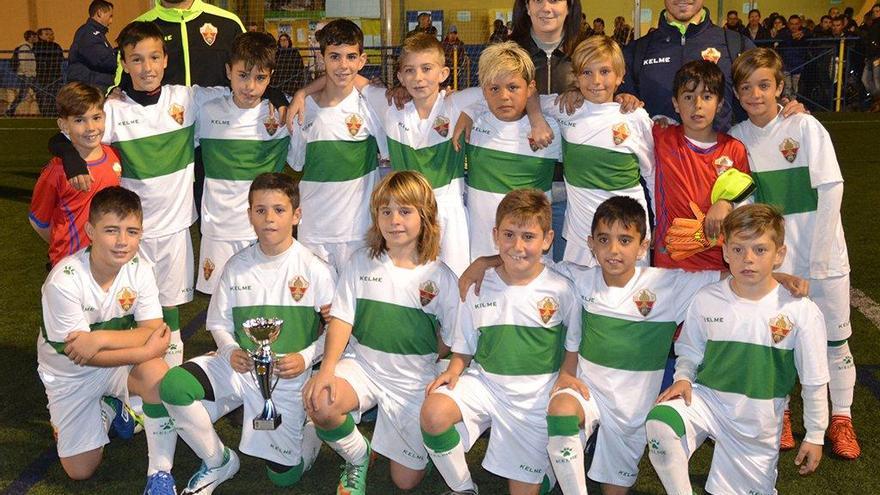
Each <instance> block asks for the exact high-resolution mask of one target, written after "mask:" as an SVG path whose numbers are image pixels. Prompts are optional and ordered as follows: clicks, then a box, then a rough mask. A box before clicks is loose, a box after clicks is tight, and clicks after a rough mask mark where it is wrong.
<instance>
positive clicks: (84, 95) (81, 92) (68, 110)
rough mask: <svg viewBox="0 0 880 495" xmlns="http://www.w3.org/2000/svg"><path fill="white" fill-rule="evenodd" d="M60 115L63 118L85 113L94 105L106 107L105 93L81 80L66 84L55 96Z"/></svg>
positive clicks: (100, 107)
mask: <svg viewBox="0 0 880 495" xmlns="http://www.w3.org/2000/svg"><path fill="white" fill-rule="evenodd" d="M55 107H56V109H57V110H58V116H59V117H61V118H62V119H63V118H67V117H75V116H77V115H85V113H86V112H88V111H89V109H90V108H92V107H98V109H102V108H103V107H104V93H102V92H101V90H100V89H98V88H96V87H94V86H92V85H90V84H86V83H84V82H80V81H73V82H69V83H67V84H65V85H64V86H63V87H62V88H61V89H60V90H58V95H57V96H56V97H55Z"/></svg>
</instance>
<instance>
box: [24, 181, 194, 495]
mask: <svg viewBox="0 0 880 495" xmlns="http://www.w3.org/2000/svg"><path fill="white" fill-rule="evenodd" d="M141 218H142V210H141V203H140V200H139V198H138V197H137V194H135V193H133V192H131V191H129V190H127V189H123V188H121V187H119V186H112V187H108V188H105V189H103V190H101V191H100V192H98V193H97V194H95V196H94V198H93V199H92V202H91V210H90V212H89V220H88V223H87V224H86V227H85V229H86V232H87V233H88V235H89V238H90V239H91V242H92V244H91V247H89V248H86V249H83V250H81V251H78V252H77V253H75V254H72V255H70V256H68V257H66V258H64V259H62V260H61V261H59V263H58V264H56V265H55V268H54V269H53V270H52V272H51V273H49V276H48V277H47V278H46V283H45V284H43V289H42V293H43V298H42V306H43V326H42V328H41V331H40V335H39V337H38V338H37V362H38V364H39V366H38V367H37V371H38V373H39V375H40V380H42V382H43V386H44V387H45V388H46V396H47V397H48V400H49V403H48V409H49V419H50V421H51V423H52V428H53V430H54V431H55V437H56V440H57V444H58V456H59V457H60V458H61V466H62V468H64V471H65V472H66V473H67V474H68V476H70V477H71V478H72V479H75V480H84V479H88V478H90V477H91V476H92V474H93V473H94V472H95V471H96V470H97V468H98V465H99V464H100V462H101V457H102V452H103V446H104V445H106V444H107V443H108V442H109V438H108V432H109V431H110V429H111V425H117V424H119V425H121V424H123V423H127V422H132V423H133V422H134V419H133V418H131V419H128V417H127V413H126V412H125V411H124V410H123V409H122V408H121V407H119V406H120V405H121V403H122V402H126V401H127V400H128V398H129V393H131V394H132V395H137V396H139V397H141V398H142V399H143V403H144V404H143V410H144V431H145V434H146V437H147V454H148V457H149V462H148V466H147V476H148V481H147V491H146V493H154V494H157V495H174V493H176V492H175V491H174V479H173V478H172V477H171V466H172V464H173V462H174V449H175V446H176V445H177V433H176V432H175V428H174V422H173V421H172V420H171V419H170V418H169V417H168V412H167V411H166V410H165V407H164V406H163V405H162V402H161V401H160V400H159V390H158V387H157V386H156V384H157V383H158V382H159V381H160V380H161V379H162V376H163V375H165V372H166V371H167V370H168V365H167V364H166V363H165V361H164V360H163V359H162V357H163V356H164V355H165V351H166V349H167V347H168V342H169V337H170V331H169V329H168V326H167V325H166V324H164V323H162V307H161V306H160V305H159V292H158V289H157V287H156V279H155V276H154V274H153V270H152V268H151V266H150V265H149V264H147V263H144V262H143V260H142V259H141V257H140V256H139V255H138V244H139V240H140V236H141V232H142V220H141ZM102 397H111V398H112V399H110V400H109V401H106V402H105V400H103V399H102ZM110 403H112V404H115V407H112V408H111V407H110V406H109V404H110ZM126 419H128V421H126ZM117 431H118V430H117ZM119 433H120V435H122V432H119ZM130 435H131V432H130V430H129V433H128V436H130Z"/></svg>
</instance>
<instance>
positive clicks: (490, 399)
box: [421, 189, 581, 495]
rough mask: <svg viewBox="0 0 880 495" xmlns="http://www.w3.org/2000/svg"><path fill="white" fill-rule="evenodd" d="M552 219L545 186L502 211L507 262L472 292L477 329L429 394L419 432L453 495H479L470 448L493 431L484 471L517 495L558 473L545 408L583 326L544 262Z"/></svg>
mask: <svg viewBox="0 0 880 495" xmlns="http://www.w3.org/2000/svg"><path fill="white" fill-rule="evenodd" d="M550 215H551V213H550V201H549V200H548V199H547V195H546V194H545V193H544V192H543V191H540V190H538V189H520V190H516V191H512V192H509V193H507V195H506V196H505V197H504V199H503V200H502V201H501V203H500V204H499V205H498V212H497V214H496V220H495V229H494V231H493V233H494V237H495V243H496V245H497V247H498V252H499V256H500V259H501V265H500V266H498V267H496V268H494V269H493V270H490V271H488V272H487V273H486V279H485V281H483V283H482V290H481V292H480V295H479V296H478V295H476V294H474V293H469V294H468V296H467V299H466V303H465V305H466V307H465V309H466V311H468V313H469V315H468V316H470V317H471V319H472V322H473V326H472V327H471V326H470V325H462V326H461V327H460V331H459V332H458V333H456V334H455V336H454V338H453V343H452V351H453V352H454V354H453V357H452V360H451V362H450V364H449V368H448V369H447V370H446V372H445V373H443V374H441V375H440V376H439V377H437V379H436V380H434V382H433V383H431V385H430V386H429V387H428V394H429V395H428V397H427V399H425V403H424V405H423V406H422V412H421V426H422V435H423V437H424V441H425V447H427V450H428V454H429V455H430V456H431V460H432V461H433V463H434V465H435V466H436V467H437V470H438V471H439V472H440V474H441V475H443V479H444V480H445V481H446V484H447V485H449V487H450V488H451V489H452V490H453V492H454V493H466V494H475V493H477V487H476V485H475V484H474V482H473V480H472V479H471V475H470V472H469V470H468V466H467V462H466V461H465V450H469V449H470V448H471V446H473V444H474V442H476V440H477V438H479V436H480V434H481V433H482V432H483V431H485V430H486V429H487V428H489V427H490V426H491V427H492V436H491V438H490V440H489V447H488V450H487V452H486V457H485V458H484V459H483V467H485V468H486V469H487V470H489V471H491V472H493V473H495V474H497V475H499V476H503V477H505V478H507V479H508V486H509V490H510V493H511V494H513V495H525V494H538V493H539V491H540V489H541V485H542V482H546V481H548V480H547V479H546V478H547V477H548V476H552V474H551V473H552V471H551V470H550V459H549V458H548V456H547V451H546V448H547V421H546V416H545V413H546V410H547V402H548V399H549V397H550V391H551V389H552V387H553V382H554V381H555V380H556V376H557V372H558V371H559V366H560V364H561V363H562V356H563V354H564V346H563V344H564V342H565V340H566V334H569V335H570V334H571V333H576V334H580V326H581V319H580V304H579V303H578V300H577V296H576V293H575V290H574V287H573V286H572V285H571V283H570V282H569V281H568V280H567V279H566V278H565V277H563V276H561V275H559V274H557V273H555V272H553V271H551V270H550V269H549V268H547V267H546V266H544V264H543V263H542V253H543V252H544V251H546V250H547V249H548V248H549V247H550V245H551V244H552V242H553V231H552V230H551V229H550ZM465 318H467V316H465ZM471 328H473V330H472V329H471ZM471 360H473V363H471ZM469 363H471V365H470V368H468V369H467V370H466V368H467V366H468V364H469ZM550 486H552V482H551V483H550Z"/></svg>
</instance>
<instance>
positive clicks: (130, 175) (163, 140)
mask: <svg viewBox="0 0 880 495" xmlns="http://www.w3.org/2000/svg"><path fill="white" fill-rule="evenodd" d="M194 136H195V126H193V125H191V126H189V127H184V128H183V129H178V130H176V131H171V132H166V133H164V134H157V135H155V136H150V137H145V138H140V139H132V140H131V141H117V142H114V143H112V144H113V146H115V147H116V148H117V149H118V150H119V157H120V158H122V176H123V177H125V178H126V179H136V180H144V179H153V178H156V177H162V176H164V175H169V174H173V173H174V172H178V171H180V170H183V169H185V168H186V167H187V165H189V164H190V163H192V162H193V161H194V160H195V147H194V145H193V137H194Z"/></svg>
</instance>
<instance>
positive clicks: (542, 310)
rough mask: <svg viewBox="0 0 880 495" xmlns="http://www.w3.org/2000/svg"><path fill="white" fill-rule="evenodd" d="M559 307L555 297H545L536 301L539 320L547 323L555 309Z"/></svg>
mask: <svg viewBox="0 0 880 495" xmlns="http://www.w3.org/2000/svg"><path fill="white" fill-rule="evenodd" d="M558 309H559V303H557V302H556V299H553V298H552V297H545V298H544V299H541V300H540V301H538V314H539V315H541V321H543V322H544V323H549V322H550V319H551V318H553V315H555V314H556V310H558Z"/></svg>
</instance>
